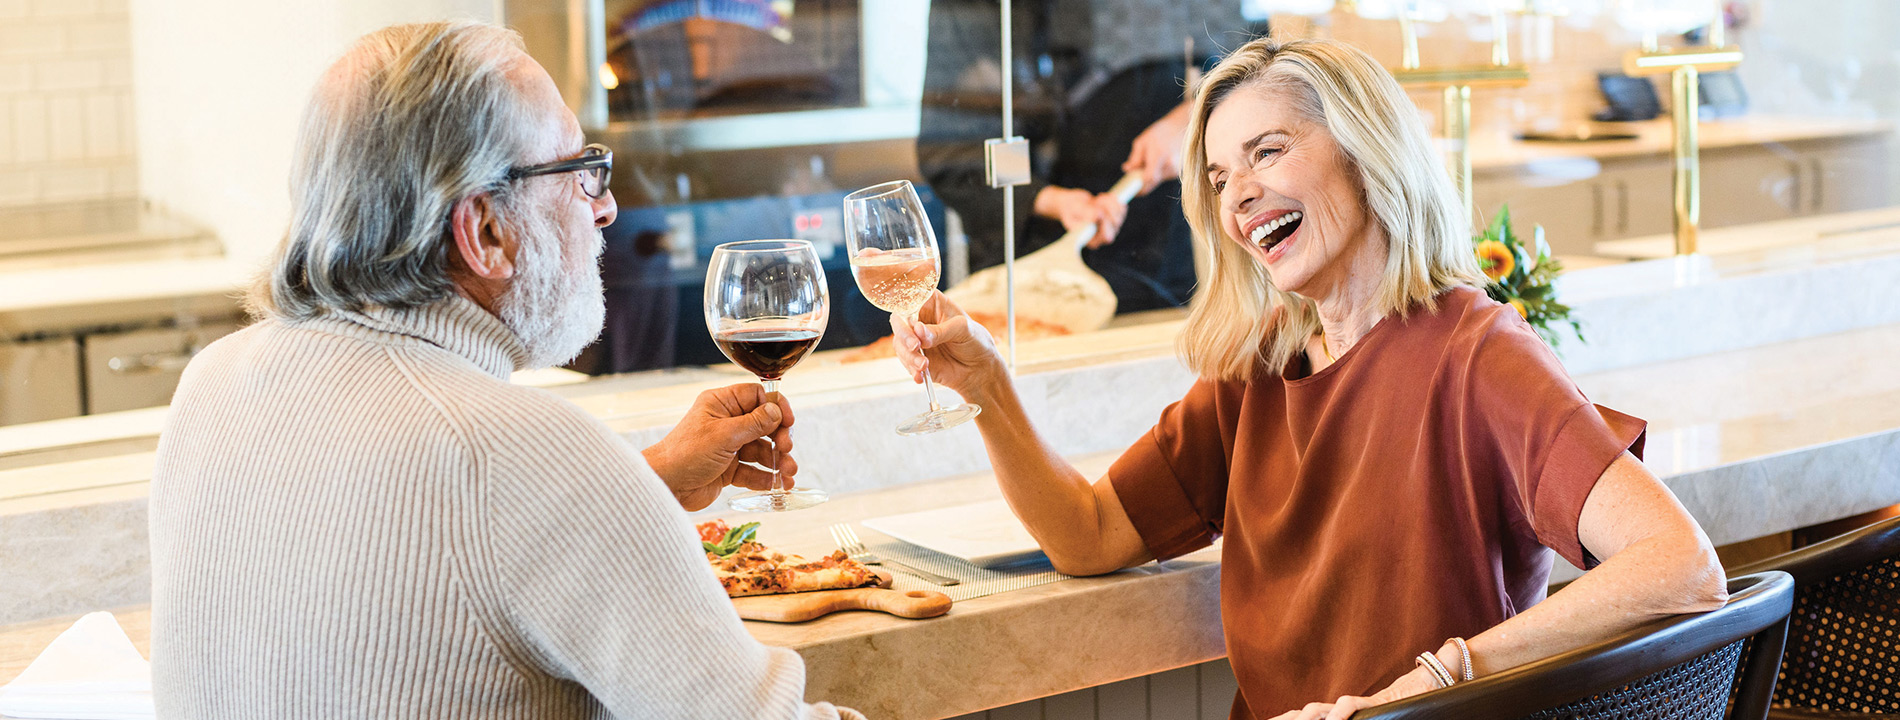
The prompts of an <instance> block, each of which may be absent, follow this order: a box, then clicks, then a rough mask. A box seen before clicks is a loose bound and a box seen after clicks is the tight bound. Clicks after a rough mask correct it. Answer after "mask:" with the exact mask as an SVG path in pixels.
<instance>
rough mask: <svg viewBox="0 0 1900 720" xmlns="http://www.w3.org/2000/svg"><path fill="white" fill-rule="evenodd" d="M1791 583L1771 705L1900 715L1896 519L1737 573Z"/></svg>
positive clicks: (1899, 534) (1899, 538) (1899, 530)
mask: <svg viewBox="0 0 1900 720" xmlns="http://www.w3.org/2000/svg"><path fill="white" fill-rule="evenodd" d="M1768 570H1778V571H1781V572H1785V573H1788V574H1789V575H1793V576H1794V584H1795V592H1794V611H1793V612H1792V613H1791V614H1790V615H1789V618H1788V651H1787V652H1786V653H1785V654H1784V655H1783V660H1782V663H1781V679H1780V682H1779V684H1778V685H1777V687H1776V692H1775V704H1776V705H1777V706H1778V708H1779V706H1788V707H1790V708H1808V709H1814V710H1823V711H1831V712H1833V713H1900V518H1893V519H1891V520H1886V521H1884V522H1880V523H1876V524H1874V525H1870V526H1868V527H1865V528H1861V529H1859V530H1856V531H1854V532H1851V533H1848V534H1846V535H1842V536H1840V537H1836V538H1833V539H1830V540H1826V541H1823V542H1820V543H1816V544H1814V545H1810V546H1808V547H1805V548H1802V549H1800V550H1796V551H1794V552H1791V553H1788V554H1785V555H1781V556H1778V557H1773V558H1769V559H1767V560H1763V561H1761V562H1758V563H1754V564H1752V565H1746V566H1743V567H1741V568H1737V569H1736V570H1735V572H1737V573H1743V572H1762V571H1768Z"/></svg>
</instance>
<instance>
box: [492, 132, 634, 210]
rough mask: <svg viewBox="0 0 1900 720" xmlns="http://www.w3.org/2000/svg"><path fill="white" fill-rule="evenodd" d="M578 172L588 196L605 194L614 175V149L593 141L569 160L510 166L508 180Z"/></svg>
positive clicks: (582, 186)
mask: <svg viewBox="0 0 1900 720" xmlns="http://www.w3.org/2000/svg"><path fill="white" fill-rule="evenodd" d="M565 172H580V173H582V174H581V190H582V191H583V192H586V193H587V196H588V197H590V198H597V197H600V196H602V195H606V194H607V181H608V180H611V179H613V176H614V151H612V150H609V149H608V148H607V146H606V145H601V144H599V143H595V144H592V145H588V146H587V147H586V148H585V149H583V150H581V156H580V157H577V158H573V159H569V160H556V161H554V162H551V163H543V164H540V165H529V166H526V167H518V168H510V169H509V170H508V179H509V180H510V181H514V180H520V179H522V178H531V177H534V176H537V175H553V174H556V173H565Z"/></svg>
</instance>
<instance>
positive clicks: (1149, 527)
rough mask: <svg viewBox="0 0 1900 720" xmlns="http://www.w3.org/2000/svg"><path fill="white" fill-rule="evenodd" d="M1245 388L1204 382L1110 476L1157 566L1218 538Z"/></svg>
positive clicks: (1169, 410) (1137, 443)
mask: <svg viewBox="0 0 1900 720" xmlns="http://www.w3.org/2000/svg"><path fill="white" fill-rule="evenodd" d="M1241 395H1242V386H1241V385H1240V384H1238V383H1216V382H1210V381H1207V380H1200V381H1196V382H1195V383H1194V387H1192V388H1190V389H1189V390H1188V393H1187V395H1186V396H1185V397H1183V398H1181V400H1179V401H1177V402H1175V403H1174V404H1172V405H1169V406H1168V408H1167V409H1166V410H1163V411H1162V412H1161V420H1160V421H1159V422H1157V423H1155V426H1154V427H1153V428H1151V429H1149V430H1148V433H1147V434H1146V435H1143V436H1142V437H1141V439H1140V440H1137V441H1135V444H1134V445H1133V446H1131V447H1129V448H1128V450H1127V452H1124V453H1122V456H1121V457H1120V458H1119V459H1117V460H1116V461H1115V464H1114V465H1113V466H1111V467H1110V468H1109V470H1108V479H1106V480H1104V481H1103V482H1110V483H1114V488H1115V495H1116V497H1118V498H1120V499H1121V504H1122V508H1123V509H1124V510H1126V511H1127V513H1128V519H1129V521H1130V522H1131V523H1132V524H1133V525H1134V526H1135V530H1136V531H1137V532H1138V533H1140V534H1141V539H1142V542H1143V543H1145V544H1146V545H1147V546H1148V551H1149V552H1150V553H1152V554H1153V555H1154V556H1155V558H1156V559H1160V560H1166V559H1168V558H1172V557H1177V556H1180V555H1185V554H1187V553H1190V552H1193V551H1195V550H1199V549H1201V548H1204V547H1207V546H1208V545H1209V544H1211V543H1213V542H1214V539H1215V538H1218V537H1220V532H1221V521H1222V519H1223V518H1224V516H1225V513H1226V508H1227V467H1228V458H1229V455H1230V452H1229V450H1230V447H1231V445H1230V439H1231V436H1232V434H1233V433H1232V430H1233V425H1234V422H1235V421H1234V417H1235V415H1236V413H1237V412H1238V407H1239V404H1240V399H1241Z"/></svg>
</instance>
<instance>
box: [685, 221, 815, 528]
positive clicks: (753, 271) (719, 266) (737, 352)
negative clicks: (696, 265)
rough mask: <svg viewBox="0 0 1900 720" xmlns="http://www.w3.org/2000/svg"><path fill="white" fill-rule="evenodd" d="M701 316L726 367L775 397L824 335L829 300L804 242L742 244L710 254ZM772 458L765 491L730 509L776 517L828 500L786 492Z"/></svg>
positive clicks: (738, 498) (735, 501)
mask: <svg viewBox="0 0 1900 720" xmlns="http://www.w3.org/2000/svg"><path fill="white" fill-rule="evenodd" d="M705 310H706V329H707V330H708V331H710V332H711V333H712V337H713V343H715V344H717V345H718V346H719V350H720V351H721V352H724V353H725V354H726V357H727V358H729V359H731V360H732V362H733V363H735V364H737V365H738V366H739V367H742V368H745V369H746V370H748V371H750V372H751V373H752V374H753V375H757V376H758V377H759V382H761V383H763V384H764V385H765V392H766V393H767V394H768V395H769V394H776V393H777V392H778V382H779V378H781V377H784V375H785V371H787V370H790V369H791V368H792V366H793V365H797V364H798V361H800V360H803V359H805V355H806V354H808V353H810V352H811V350H812V348H813V347H816V346H817V345H818V340H819V339H820V338H822V337H824V335H825V321H826V319H827V318H828V317H829V315H830V312H831V299H830V292H829V290H828V289H827V288H826V286H825V270H824V267H823V266H822V265H820V264H819V262H818V252H817V251H816V250H814V249H813V248H812V246H811V243H808V242H805V241H803V240H748V241H745V242H732V243H726V244H724V245H720V246H718V247H715V248H713V255H712V262H711V264H710V265H709V266H708V267H707V268H706V298H705ZM761 439H763V440H764V441H765V442H766V443H767V444H770V443H771V442H772V440H771V438H769V437H767V438H761ZM771 458H772V459H771V466H770V467H768V468H766V469H768V470H771V471H772V489H771V490H753V491H749V492H745V493H740V494H738V495H735V496H733V498H732V500H731V503H730V504H731V505H732V508H733V509H735V510H745V511H748V512H783V511H786V510H798V509H801V508H808V507H811V506H813V505H817V504H819V503H822V502H824V501H825V500H827V499H828V496H827V495H826V494H825V491H823V490H819V489H816V488H807V487H800V488H795V489H786V487H785V478H784V476H783V475H780V474H779V472H778V453H777V452H776V448H775V449H774V452H773V453H772V454H771Z"/></svg>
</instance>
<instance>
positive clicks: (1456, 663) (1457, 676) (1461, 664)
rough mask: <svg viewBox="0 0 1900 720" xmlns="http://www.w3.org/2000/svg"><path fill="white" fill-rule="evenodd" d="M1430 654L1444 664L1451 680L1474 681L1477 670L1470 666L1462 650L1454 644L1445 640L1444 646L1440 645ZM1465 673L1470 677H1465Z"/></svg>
mask: <svg viewBox="0 0 1900 720" xmlns="http://www.w3.org/2000/svg"><path fill="white" fill-rule="evenodd" d="M1432 654H1433V655H1435V656H1437V657H1438V661H1439V662H1442V663H1444V664H1445V669H1446V670H1449V671H1451V677H1452V679H1453V680H1455V681H1457V682H1464V681H1466V680H1473V679H1476V677H1477V669H1476V668H1475V667H1473V666H1472V664H1471V662H1470V660H1468V659H1467V657H1466V655H1465V653H1464V651H1463V649H1462V648H1460V647H1458V644H1457V643H1456V642H1454V641H1451V640H1446V641H1445V644H1444V645H1440V646H1439V647H1438V651H1437V652H1434V653H1432ZM1466 673H1470V674H1471V676H1470V677H1466Z"/></svg>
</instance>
